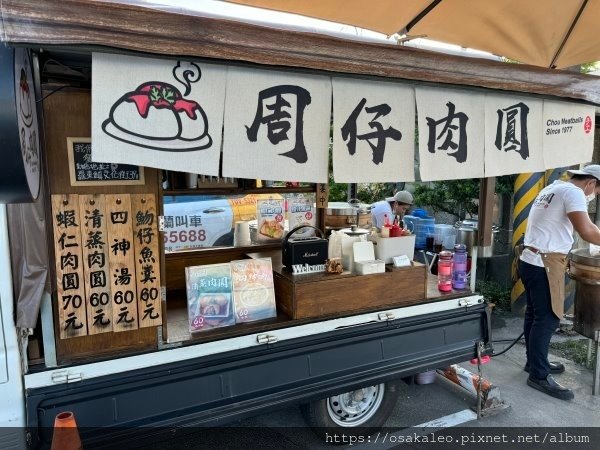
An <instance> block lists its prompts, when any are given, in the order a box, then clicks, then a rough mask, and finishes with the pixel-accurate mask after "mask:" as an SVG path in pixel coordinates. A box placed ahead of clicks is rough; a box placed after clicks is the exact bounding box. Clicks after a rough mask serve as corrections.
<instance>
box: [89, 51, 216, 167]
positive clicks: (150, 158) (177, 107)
mask: <svg viewBox="0 0 600 450" xmlns="http://www.w3.org/2000/svg"><path fill="white" fill-rule="evenodd" d="M226 78H227V68H226V67H224V66H217V65H210V64H205V63H199V62H190V61H184V60H181V61H177V60H168V59H151V58H139V57H132V56H123V55H113V54H104V53H93V54H92V160H93V161H94V162H107V163H124V164H133V165H140V166H148V167H157V168H161V169H167V170H177V171H182V172H192V173H199V174H203V175H219V157H220V149H221V130H222V128H223V105H224V102H225V81H226Z"/></svg>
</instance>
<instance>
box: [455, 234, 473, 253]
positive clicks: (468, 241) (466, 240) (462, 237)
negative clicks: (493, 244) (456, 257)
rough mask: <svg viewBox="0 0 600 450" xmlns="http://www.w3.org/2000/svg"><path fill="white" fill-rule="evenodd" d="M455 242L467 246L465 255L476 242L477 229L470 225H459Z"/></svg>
mask: <svg viewBox="0 0 600 450" xmlns="http://www.w3.org/2000/svg"><path fill="white" fill-rule="evenodd" d="M456 243H457V244H464V245H465V246H466V247H467V255H470V254H471V251H472V250H473V246H475V245H476V244H477V229H476V228H471V227H460V228H459V229H458V230H456Z"/></svg>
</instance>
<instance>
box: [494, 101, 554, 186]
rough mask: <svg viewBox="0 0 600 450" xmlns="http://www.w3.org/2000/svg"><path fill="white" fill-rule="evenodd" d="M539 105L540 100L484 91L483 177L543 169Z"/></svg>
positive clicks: (540, 104)
mask: <svg viewBox="0 0 600 450" xmlns="http://www.w3.org/2000/svg"><path fill="white" fill-rule="evenodd" d="M542 108H543V101H542V100H538V99H533V98H527V97H511V96H507V95H496V94H486V96H485V176H486V177H495V176H500V175H508V174H513V173H525V172H543V171H544V170H545V168H544V154H543V151H542Z"/></svg>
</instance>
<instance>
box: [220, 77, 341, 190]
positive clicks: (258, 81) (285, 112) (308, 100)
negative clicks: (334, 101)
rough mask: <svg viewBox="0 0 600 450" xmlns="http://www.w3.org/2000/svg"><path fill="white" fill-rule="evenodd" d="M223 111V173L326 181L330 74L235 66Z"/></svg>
mask: <svg viewBox="0 0 600 450" xmlns="http://www.w3.org/2000/svg"><path fill="white" fill-rule="evenodd" d="M225 110H226V111H227V113H226V114H225V127H224V137H223V176H224V177H242V178H261V179H266V180H290V181H297V180H302V181H305V182H313V183H324V182H326V181H327V178H328V161H329V155H328V151H327V150H328V148H329V125H330V118H331V80H330V78H329V77H325V76H318V75H298V74H290V73H285V72H275V71H265V70H257V69H246V68H238V67H235V68H234V67H231V68H229V71H228V74H227V99H226V103H225Z"/></svg>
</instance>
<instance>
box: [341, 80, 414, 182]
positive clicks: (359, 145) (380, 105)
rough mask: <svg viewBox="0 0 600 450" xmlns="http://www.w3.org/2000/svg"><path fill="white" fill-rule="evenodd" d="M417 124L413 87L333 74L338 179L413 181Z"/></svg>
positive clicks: (355, 180)
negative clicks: (337, 76)
mask: <svg viewBox="0 0 600 450" xmlns="http://www.w3.org/2000/svg"><path fill="white" fill-rule="evenodd" d="M414 128H415V96H414V91H413V89H412V88H409V87H406V86H402V85H399V84H397V83H375V82H368V81H359V80H350V79H345V78H334V79H333V173H334V178H335V180H336V182H374V181H390V182H396V181H400V180H403V181H413V180H414V169H413V168H414V164H413V160H414Z"/></svg>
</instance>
